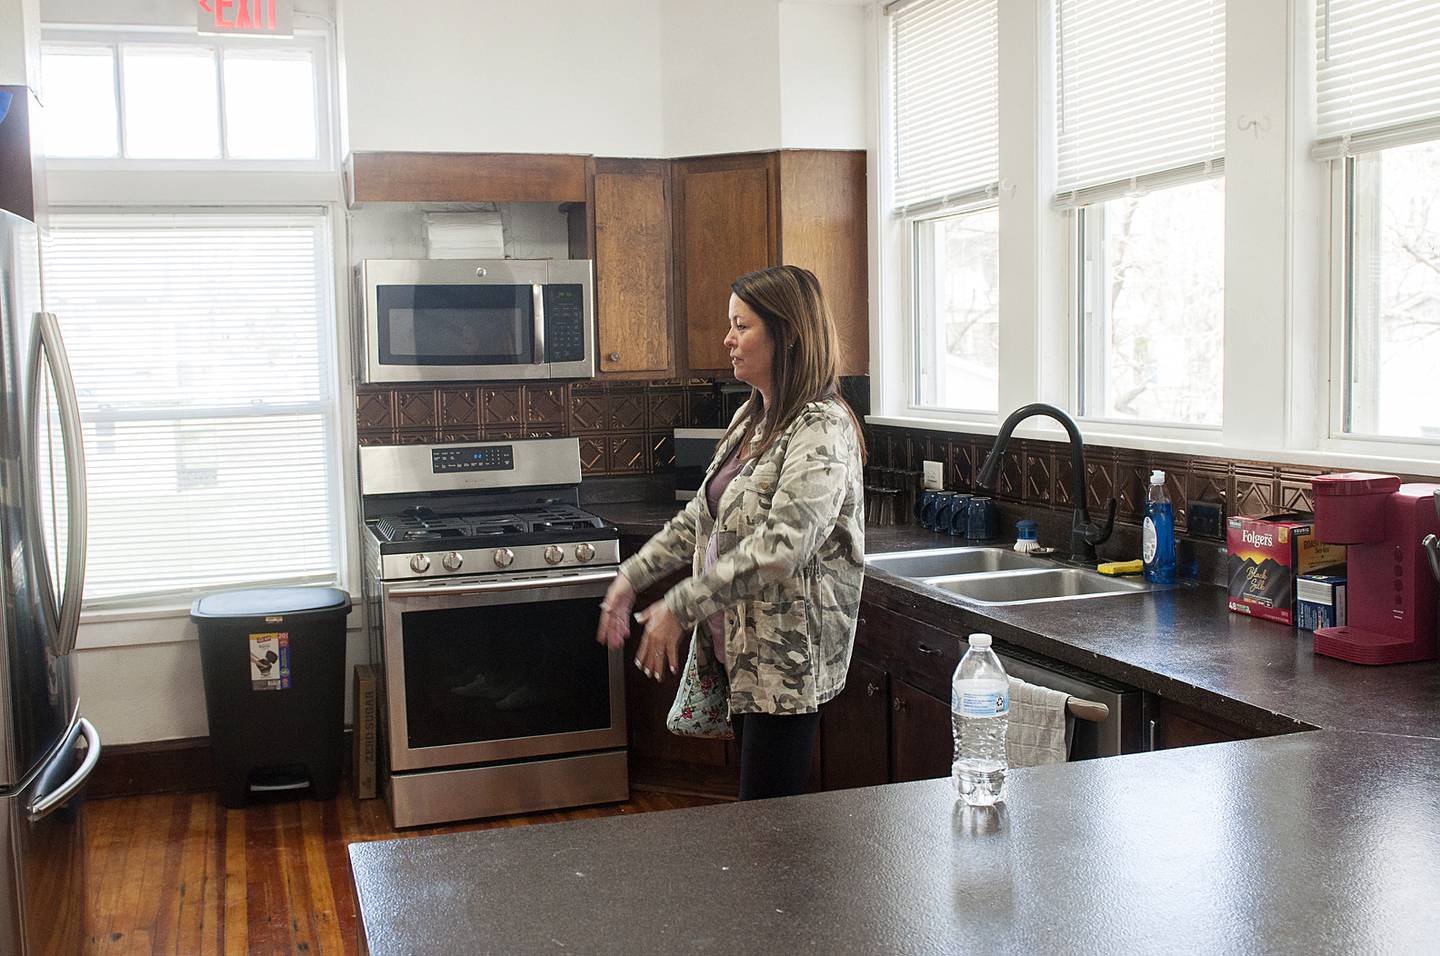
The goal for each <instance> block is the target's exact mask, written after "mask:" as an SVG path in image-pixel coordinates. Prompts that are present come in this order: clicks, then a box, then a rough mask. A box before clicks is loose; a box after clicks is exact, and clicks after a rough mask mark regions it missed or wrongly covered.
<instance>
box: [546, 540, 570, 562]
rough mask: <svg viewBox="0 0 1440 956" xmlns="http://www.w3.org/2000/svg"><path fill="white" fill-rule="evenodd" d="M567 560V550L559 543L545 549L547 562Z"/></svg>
mask: <svg viewBox="0 0 1440 956" xmlns="http://www.w3.org/2000/svg"><path fill="white" fill-rule="evenodd" d="M564 560H565V552H564V551H561V550H560V548H559V546H558V545H553V544H552V545H550V547H548V548H546V549H545V563H546V564H559V563H560V562H561V561H564Z"/></svg>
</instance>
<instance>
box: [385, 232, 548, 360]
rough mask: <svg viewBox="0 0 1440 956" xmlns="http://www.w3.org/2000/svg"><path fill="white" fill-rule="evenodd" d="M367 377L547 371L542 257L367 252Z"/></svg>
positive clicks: (544, 271)
mask: <svg viewBox="0 0 1440 956" xmlns="http://www.w3.org/2000/svg"><path fill="white" fill-rule="evenodd" d="M362 273H363V294H364V296H365V341H366V343H367V345H366V355H365V370H366V380H367V381H369V382H372V383H379V382H420V381H473V380H476V379H502V378H503V379H517V378H549V377H550V374H551V372H550V369H549V368H548V367H547V366H546V364H545V329H546V323H545V279H546V274H547V273H546V268H545V263H544V262H526V261H517V262H507V261H504V260H501V261H493V260H478V259H473V260H472V259H437V260H425V261H411V260H391V259H386V260H377V259H368V260H366V261H365V263H364V265H363V267H362Z"/></svg>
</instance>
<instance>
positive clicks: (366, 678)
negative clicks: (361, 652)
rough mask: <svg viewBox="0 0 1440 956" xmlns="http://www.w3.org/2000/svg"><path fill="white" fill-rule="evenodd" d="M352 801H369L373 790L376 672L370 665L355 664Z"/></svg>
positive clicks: (374, 790)
mask: <svg viewBox="0 0 1440 956" xmlns="http://www.w3.org/2000/svg"><path fill="white" fill-rule="evenodd" d="M354 701H355V733H354V737H355V769H354V773H353V774H352V776H353V779H354V783H355V798H356V799H357V800H369V799H371V798H373V797H374V796H376V789H375V759H376V756H377V755H376V753H375V745H376V738H375V729H376V728H375V720H376V716H377V715H376V704H377V701H376V687H375V669H374V668H373V667H371V666H370V665H369V664H356V665H355V694H354Z"/></svg>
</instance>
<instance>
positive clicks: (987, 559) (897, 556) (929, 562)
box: [865, 547, 1052, 578]
mask: <svg viewBox="0 0 1440 956" xmlns="http://www.w3.org/2000/svg"><path fill="white" fill-rule="evenodd" d="M865 564H866V565H868V566H869V567H872V568H879V569H880V570H882V571H888V572H890V573H891V574H894V575H896V576H898V577H902V578H934V577H941V576H947V575H952V574H979V573H983V572H989V571H1019V570H1037V569H1043V568H1047V567H1050V566H1052V565H1051V562H1049V561H1046V560H1044V559H1043V558H1029V557H1026V556H1025V555H1023V554H1020V553H1018V552H1016V551H1011V550H1009V549H1008V548H982V547H971V548H932V549H930V550H925V551H897V552H895V553H893V554H877V555H873V556H871V557H867V558H866V559H865Z"/></svg>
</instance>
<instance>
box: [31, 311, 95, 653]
mask: <svg viewBox="0 0 1440 956" xmlns="http://www.w3.org/2000/svg"><path fill="white" fill-rule="evenodd" d="M35 319H36V322H35V334H34V337H33V338H32V340H31V343H30V394H29V396H28V399H29V404H28V408H29V415H28V418H29V422H30V437H31V438H32V439H33V436H34V432H35V429H36V428H37V427H38V426H39V418H38V415H39V410H40V363H41V361H42V359H43V361H44V362H45V365H46V366H47V367H48V368H49V371H50V376H51V378H52V379H54V381H55V396H56V399H57V400H58V404H59V411H60V439H61V443H62V444H63V445H64V448H65V489H66V502H65V504H66V508H67V511H68V513H67V518H68V521H67V522H66V535H67V537H66V553H65V582H64V584H63V588H64V593H63V595H62V597H61V599H60V617H59V621H58V622H57V623H56V625H55V627H54V629H53V630H52V631H51V636H52V638H53V640H52V642H51V644H52V647H53V649H54V651H55V654H56V655H57V656H59V657H63V656H65V655H66V654H69V653H70V652H71V651H73V650H74V649H75V638H76V635H77V634H78V633H79V630H80V601H81V599H82V598H83V597H84V591H85V541H86V531H87V528H86V525H87V523H88V521H89V515H88V511H87V508H86V494H85V433H84V431H83V430H82V425H81V421H80V402H79V400H78V399H77V398H76V396H75V379H74V376H72V375H71V373H70V359H69V357H68V356H67V355H66V353H65V341H64V339H63V338H61V336H60V323H59V321H57V320H56V318H55V314H54V313H53V312H37V313H36V315H35ZM32 460H34V461H35V462H36V467H38V463H39V454H38V449H37V454H36V456H35V458H34V459H32ZM37 480H38V479H37ZM37 504H38V502H37ZM38 563H39V565H40V567H39V573H38V577H39V579H40V581H41V582H42V584H41V586H42V588H43V591H44V610H45V613H46V615H47V616H48V615H49V613H50V608H52V607H54V605H55V584H54V582H53V581H51V580H50V563H49V562H48V561H40V562H38Z"/></svg>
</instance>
